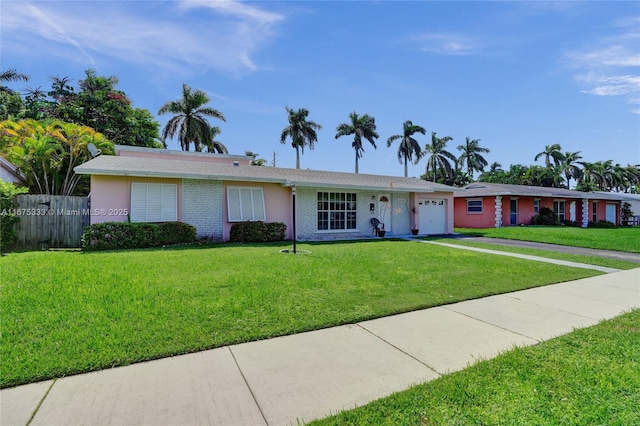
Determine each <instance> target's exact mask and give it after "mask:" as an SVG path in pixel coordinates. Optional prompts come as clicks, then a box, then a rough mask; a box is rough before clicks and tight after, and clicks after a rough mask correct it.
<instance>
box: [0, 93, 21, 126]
mask: <svg viewBox="0 0 640 426" xmlns="http://www.w3.org/2000/svg"><path fill="white" fill-rule="evenodd" d="M23 110H24V102H23V101H22V97H21V96H20V94H19V93H16V92H9V91H5V90H0V120H10V119H15V118H17V117H19V116H20V113H21V112H22V111H23Z"/></svg>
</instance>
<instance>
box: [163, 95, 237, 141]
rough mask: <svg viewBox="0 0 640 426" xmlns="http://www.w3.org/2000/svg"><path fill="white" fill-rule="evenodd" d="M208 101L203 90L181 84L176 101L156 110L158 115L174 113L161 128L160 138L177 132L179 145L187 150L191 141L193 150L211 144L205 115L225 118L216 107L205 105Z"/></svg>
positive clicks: (172, 135) (209, 126) (209, 129)
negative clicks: (180, 94)
mask: <svg viewBox="0 0 640 426" xmlns="http://www.w3.org/2000/svg"><path fill="white" fill-rule="evenodd" d="M209 102H210V99H209V96H207V94H206V93H205V92H203V91H202V90H195V91H193V90H192V89H191V87H189V86H187V85H186V84H183V85H182V97H181V98H180V99H178V100H177V101H169V102H167V103H166V104H164V105H163V106H162V107H161V108H160V110H159V111H158V114H159V115H162V114H168V113H170V114H173V115H174V116H173V117H172V118H171V119H170V120H169V121H168V122H167V124H166V125H165V127H164V129H163V130H162V139H163V140H165V139H166V138H167V137H168V138H173V137H174V136H176V134H177V135H178V141H179V142H180V147H181V148H182V149H183V150H184V151H189V146H190V145H191V144H192V143H193V147H194V149H195V151H202V148H203V147H208V146H210V145H211V146H212V143H211V142H210V141H211V140H212V134H211V124H209V121H208V120H207V117H211V118H216V119H218V120H222V121H226V119H225V118H224V115H222V113H221V112H220V111H218V110H217V109H215V108H211V107H208V106H206V105H207V104H208V103H209Z"/></svg>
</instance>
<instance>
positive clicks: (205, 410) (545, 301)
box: [0, 269, 640, 426]
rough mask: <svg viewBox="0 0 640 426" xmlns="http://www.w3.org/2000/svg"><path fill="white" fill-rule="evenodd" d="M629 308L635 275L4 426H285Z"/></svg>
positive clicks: (185, 358) (182, 369)
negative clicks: (209, 425) (98, 425)
mask: <svg viewBox="0 0 640 426" xmlns="http://www.w3.org/2000/svg"><path fill="white" fill-rule="evenodd" d="M634 308H640V269H633V270H629V271H621V272H615V273H610V274H607V275H600V276H597V277H592V278H587V279H582V280H577V281H571V282H566V283H561V284H555V285H549V286H545V287H538V288H534V289H530V290H523V291H518V292H514V293H509V294H504V295H498V296H492V297H487V298H483V299H477V300H471V301H466V302H461V303H456V304H452V305H447V306H442V307H437V308H432V309H426V310H422V311H416V312H410V313H407V314H401V315H395V316H392V317H386V318H380V319H376V320H372V321H365V322H361V323H358V324H354V325H346V326H341V327H335V328H330V329H324V330H319V331H313V332H309V333H303V334H298V335H292V336H286V337H280V338H275V339H270V340H264V341H258V342H251V343H244V344H240V345H234V346H228V347H223V348H218V349H213V350H209V351H204V352H199V353H194V354H189V355H182V356H176V357H172V358H165V359H161V360H157V361H150V362H145V363H140V364H134V365H130V366H127V367H120V368H114V369H110V370H103V371H98V372H94V373H88V374H81V375H77V376H71V377H65V378H62V379H57V380H49V381H45V382H41V383H35V384H30V385H25V386H19V387H16V388H12V389H4V390H2V391H0V424H2V425H3V426H6V425H26V424H27V423H29V422H30V424H31V425H76V424H100V425H133V424H135V425H178V424H179V425H189V424H217V425H287V424H296V422H297V421H301V422H304V421H309V420H312V419H316V418H321V417H324V416H327V415H330V414H332V413H336V412H337V411H340V410H342V409H350V408H353V407H354V406H356V405H362V404H365V403H367V402H369V401H372V400H374V399H377V398H380V397H383V396H386V395H389V394H391V393H393V392H395V391H399V390H403V389H406V388H408V387H409V386H411V385H413V384H417V383H422V382H425V381H429V380H432V379H434V378H437V377H439V376H440V375H442V374H446V373H448V372H453V371H456V370H460V369H463V368H465V367H466V366H468V365H469V364H470V363H474V362H475V361H476V360H479V359H484V358H491V357H493V356H495V355H497V354H498V353H500V352H503V351H506V350H509V349H511V348H513V347H514V346H516V345H517V346H526V345H532V344H536V343H538V342H540V341H543V340H546V339H550V338H553V337H555V336H559V335H562V334H565V333H568V332H571V331H572V330H573V329H574V328H576V327H587V326H591V325H594V324H596V323H597V322H599V321H600V320H603V319H608V318H612V317H615V316H617V315H620V314H622V313H624V312H626V311H629V310H631V309H634Z"/></svg>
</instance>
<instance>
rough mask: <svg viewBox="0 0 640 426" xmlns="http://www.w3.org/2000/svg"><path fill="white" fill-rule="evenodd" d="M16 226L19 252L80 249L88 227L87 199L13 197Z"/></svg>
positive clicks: (43, 196)
mask: <svg viewBox="0 0 640 426" xmlns="http://www.w3.org/2000/svg"><path fill="white" fill-rule="evenodd" d="M16 204H17V207H16V211H15V213H16V216H18V217H19V218H20V222H18V223H17V224H16V232H17V234H18V239H17V241H16V245H17V247H18V248H20V249H30V250H42V249H46V248H49V247H56V248H61V247H80V239H81V237H82V233H83V232H84V229H85V228H86V227H87V226H89V221H90V212H89V198H87V197H67V196H61V195H18V196H16Z"/></svg>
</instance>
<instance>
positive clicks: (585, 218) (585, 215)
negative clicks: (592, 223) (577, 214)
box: [582, 198, 589, 228]
mask: <svg viewBox="0 0 640 426" xmlns="http://www.w3.org/2000/svg"><path fill="white" fill-rule="evenodd" d="M588 224H589V199H588V198H583V199H582V227H583V228H586V227H587V225H588Z"/></svg>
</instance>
